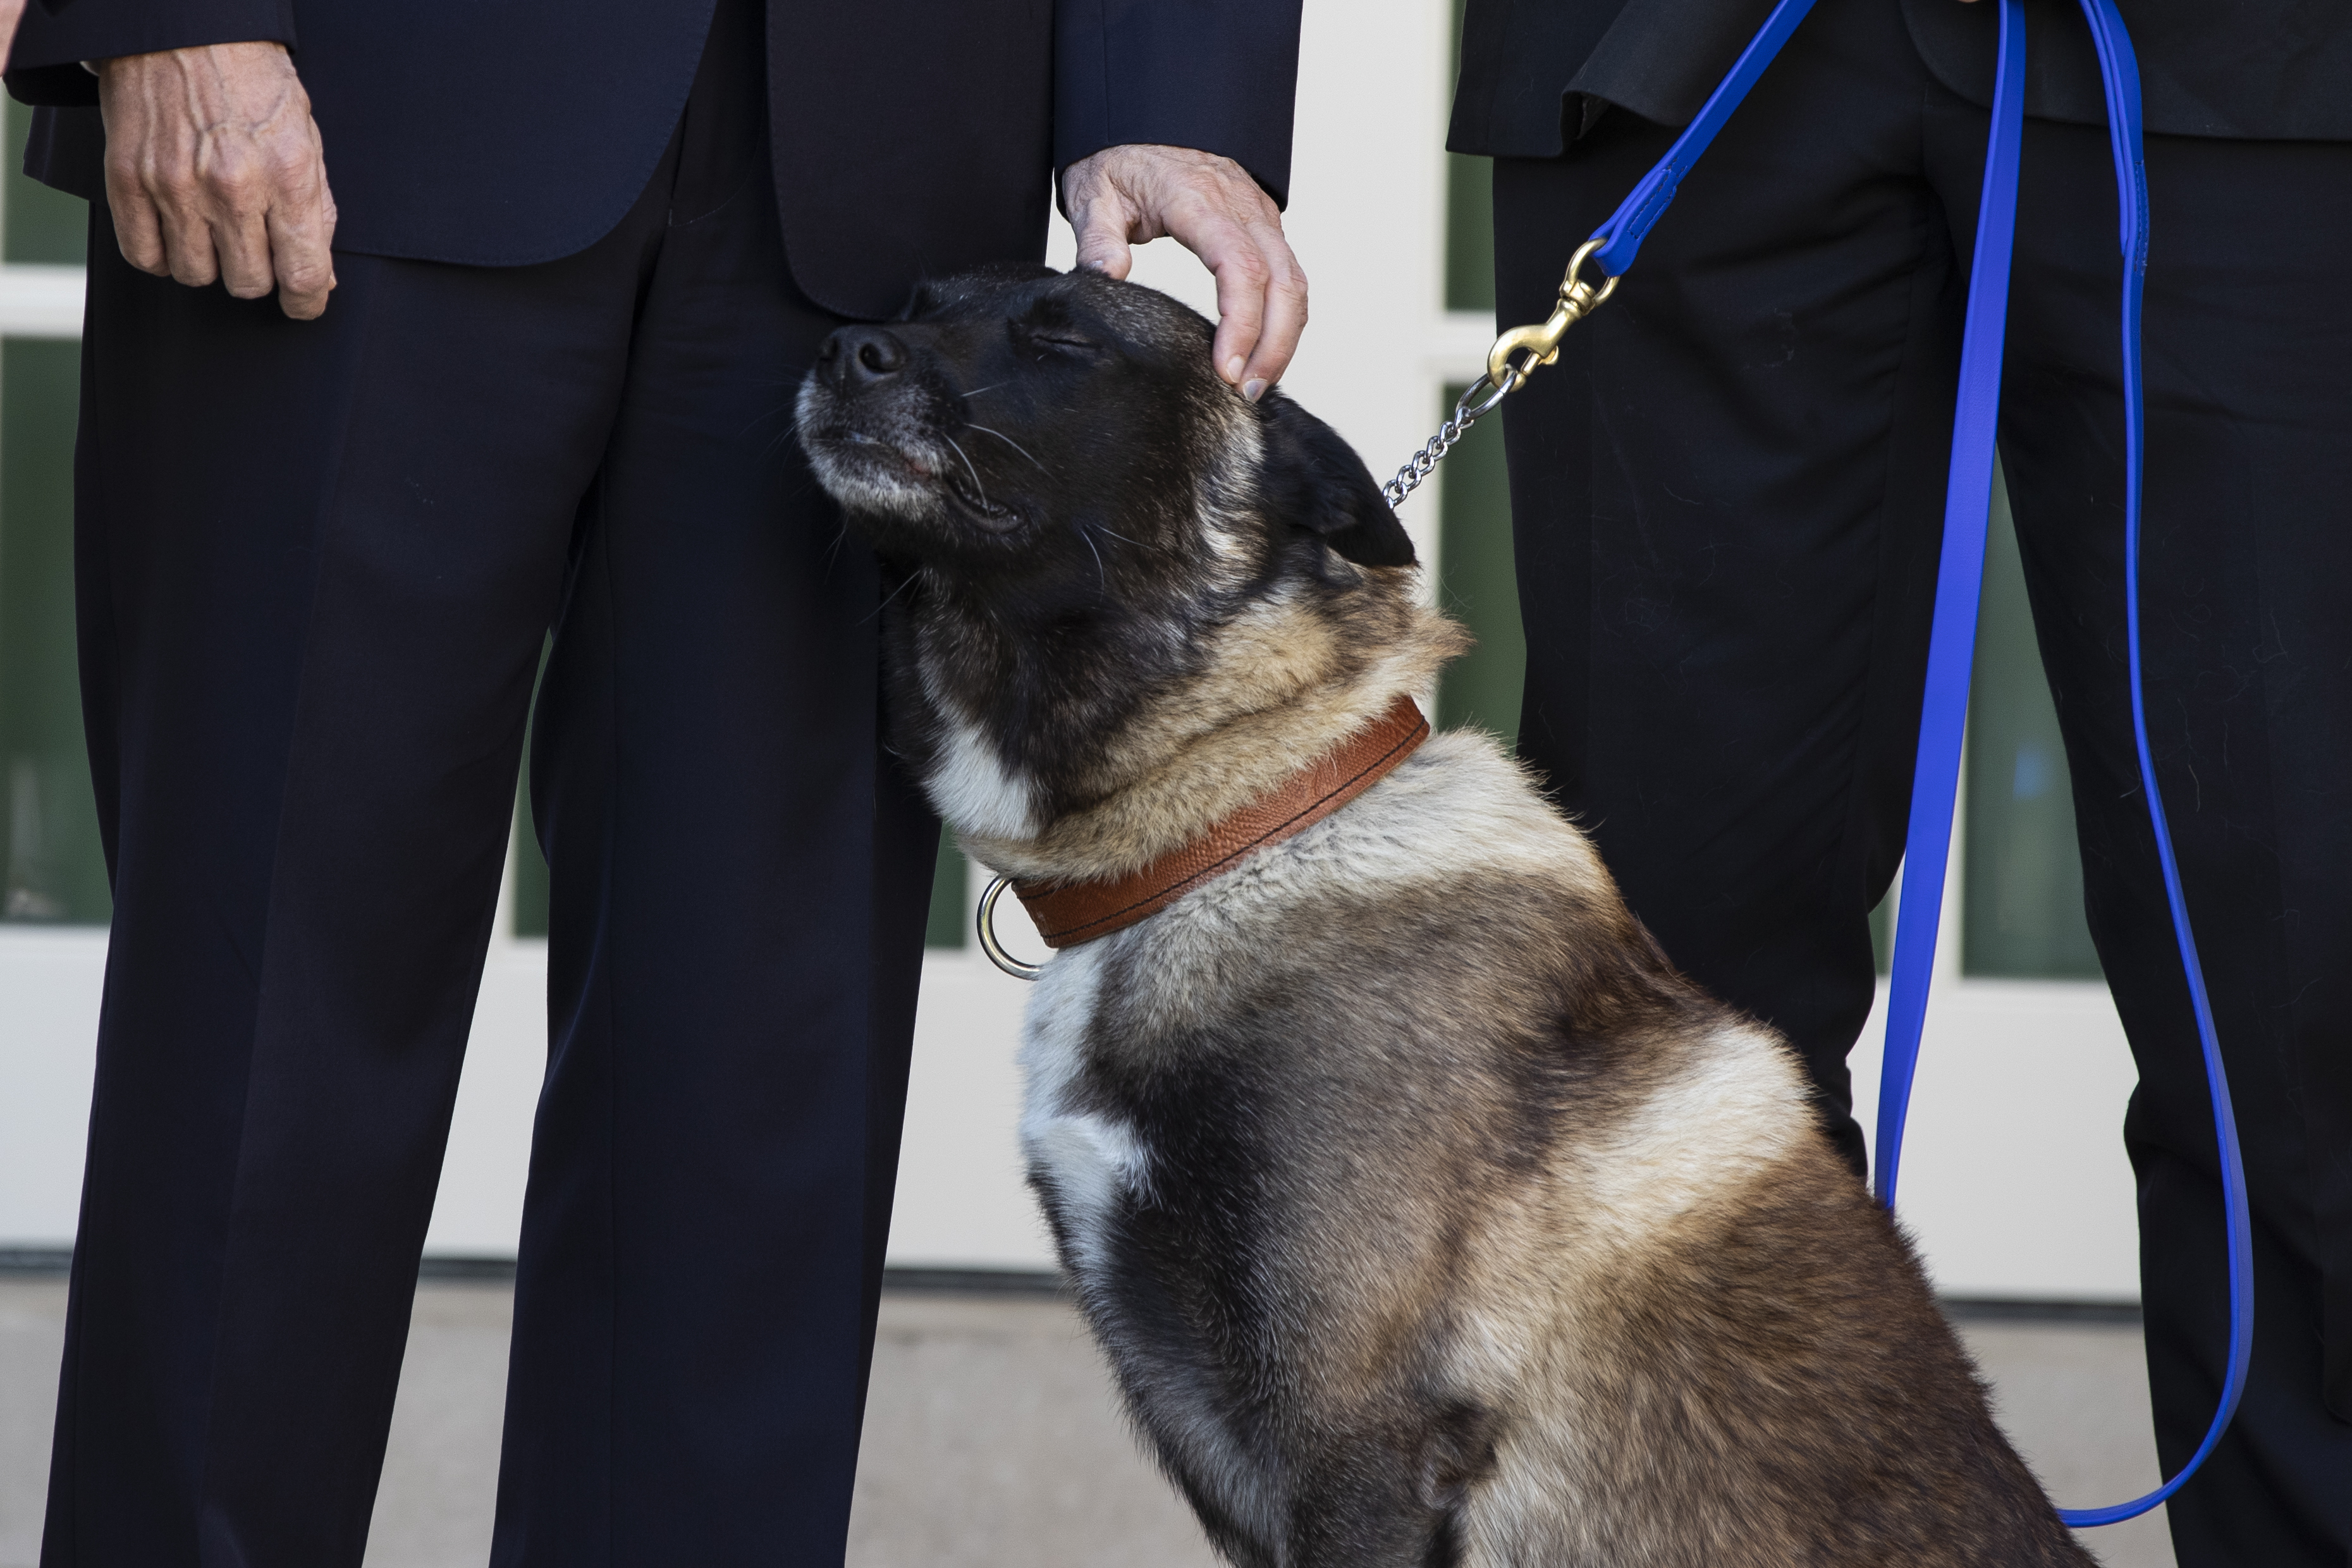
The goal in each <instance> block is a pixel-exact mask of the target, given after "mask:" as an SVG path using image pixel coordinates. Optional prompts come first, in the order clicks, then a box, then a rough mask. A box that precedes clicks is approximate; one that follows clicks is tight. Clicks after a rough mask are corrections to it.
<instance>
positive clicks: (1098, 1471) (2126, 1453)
mask: <svg viewBox="0 0 2352 1568" xmlns="http://www.w3.org/2000/svg"><path fill="white" fill-rule="evenodd" d="M64 1310H65V1287H64V1285H63V1283H62V1282H61V1281H57V1280H49V1279H0V1568H31V1564H32V1563H33V1562H34V1560H35V1557H36V1553H37V1546H38V1542H39V1536H40V1501H41V1488H42V1479H43V1475H44V1472H45V1470H46V1468H47V1462H48V1429H49V1406H50V1402H51V1401H52V1400H53V1399H54V1397H55V1394H56V1389H57V1358H58V1344H59V1341H60V1338H61V1336H62V1333H63V1321H64ZM511 1311H512V1297H511V1294H510V1292H509V1291H508V1290H507V1289H503V1288H501V1287H499V1286H496V1285H475V1284H428V1285H426V1286H425V1287H423V1288H422V1289H419V1290H418V1292H417V1297H416V1317H415V1327H414V1328H413V1329H412V1330H411V1331H410V1335H409V1347H408V1360H407V1364H406V1366H405V1368H404V1371H403V1373H402V1374H401V1382H400V1404H399V1407H398V1410H397V1412H396V1413H395V1415H394V1420H393V1436H392V1449H391V1452H390V1454H389V1456H388V1457H387V1458H386V1461H385V1465H384V1475H383V1491H382V1493H381V1494H380V1496H379V1499H378V1500H377V1504H376V1514H375V1527H374V1531H373V1536H372V1538H371V1542H370V1546H369V1550H368V1558H367V1568H480V1564H481V1563H482V1562H483V1561H484V1558H485V1556H486V1555H487V1552H488V1540H489V1519H490V1504H491V1498H492V1494H493V1489H494V1487H495V1485H496V1471H497V1460H498V1430H499V1395H500V1393H501V1391H502V1389H503V1386H504V1384H505V1378H506V1340H507V1331H508V1326H509V1319H510V1316H511ZM1962 1327H1963V1331H1965V1333H1966V1334H1967V1336H1968V1340H1969V1345H1970V1347H1971V1348H1972V1349H1973V1350H1974V1351H1975V1352H1976V1354H1977V1357H1978V1360H1979V1362H1980V1363H1982V1365H1983V1367H1984V1370H1985V1373H1986V1375H1987V1376H1988V1377H1989V1378H1990V1380H1991V1382H1992V1384H1993V1385H1994V1388H1995V1390H1996V1394H1997V1397H1998V1398H1999V1401H2000V1411H2001V1416H2002V1419H2003V1420H2004V1421H2005V1422H2006V1423H2007V1424H2008V1425H2009V1426H2010V1429H2011V1431H2012V1432H2013V1433H2014V1434H2015V1435H2016V1436H2017V1437H2018V1439H2019V1441H2020V1443H2021V1446H2022V1447H2024V1449H2025V1451H2026V1457H2027V1458H2029V1459H2031V1460H2032V1462H2033V1463H2034V1465H2035V1467H2036V1468H2037V1469H2039V1470H2040V1471H2041V1473H2042V1476H2043V1477H2044V1479H2047V1480H2048V1482H2049V1483H2050V1485H2051V1488H2052V1489H2053V1491H2054V1492H2055V1494H2056V1495H2057V1496H2058V1497H2059V1498H2060V1499H2061V1500H2064V1501H2068V1502H2076V1503H2088V1502H2107V1501H2112V1500H2116V1499H2117V1498H2120V1497H2123V1496H2126V1495H2127V1493H2129V1492H2133V1491H2137V1490H2140V1489H2145V1487H2146V1486H2147V1485H2148V1484H2149V1483H2150V1482H2152V1480H2153V1479H2154V1476H2155V1463H2156V1461H2155V1450H2154V1445H2153V1444H2152V1443H2151V1442H2150V1441H2149V1440H2148V1438H2147V1395H2146V1394H2145V1393H2144V1392H2143V1389H2142V1384H2141V1381H2140V1380H2141V1371H2140V1347H2139V1332H2138V1331H2137V1329H2136V1328H2133V1327H2130V1326H2129V1325H2125V1324H2113V1323H2080V1324H2076V1323H2046V1322H2019V1321H1964V1323H1963V1325H1962ZM2090 1539H2091V1542H2092V1546H2093V1549H2094V1550H2095V1551H2096V1552H2098V1553H2099V1554H2100V1557H2101V1560H2102V1561H2103V1562H2105V1563H2108V1564H2110V1565H2112V1568H2171V1563H2172V1555H2171V1552H2170V1550H2169V1548H2168V1545H2167V1543H2166V1541H2165V1537H2164V1531H2163V1527H2162V1525H2161V1523H2159V1522H2158V1521H2154V1520H2143V1521H2134V1522H2133V1523H2131V1524H2126V1525H2121V1526H2117V1527H2115V1528H2113V1529H2110V1530H2105V1531H2094V1532H2092V1534H2091V1537H2090ZM1214 1561H1215V1560H1214V1559H1213V1557H1212V1556H1211V1554H1210V1552H1209V1551H1208V1549H1207V1547H1206V1546H1205V1545H1203V1544H1202V1541H1201V1538H1200V1535H1199V1533H1198V1532H1197V1531H1195V1530H1194V1528H1193V1526H1192V1519H1191V1516H1190V1515H1189V1514H1188V1513H1187V1512H1186V1511H1185V1510H1184V1509H1183V1507H1182V1505H1181V1504H1180V1503H1179V1502H1177V1500H1175V1498H1174V1496H1173V1495H1172V1494H1171V1492H1170V1491H1169V1489H1168V1488H1167V1486H1166V1485H1165V1484H1164V1483H1163V1482H1162V1481H1161V1480H1160V1479H1159V1477H1158V1476H1157V1475H1155V1474H1154V1473H1153V1472H1152V1471H1151V1469H1150V1468H1149V1467H1148V1466H1147V1465H1146V1464H1145V1463H1144V1462H1143V1460H1142V1459H1141V1458H1139V1456H1138V1455H1137V1453H1136V1450H1135V1446H1134V1444H1133V1442H1132V1440H1131V1439H1130V1438H1129V1436H1128V1434H1127V1431H1126V1429H1125V1427H1124V1426H1122V1425H1121V1423H1120V1421H1119V1418H1118V1415H1117V1413H1116V1412H1115V1411H1114V1410H1113V1409H1112V1407H1111V1405H1110V1400H1109V1394H1108V1388H1107V1386H1106V1384H1105V1380H1104V1375H1103V1372H1102V1366H1101V1363H1100V1362H1099V1361H1098V1360H1097V1357H1096V1355H1095V1352H1094V1349H1093V1347H1092V1346H1091V1345H1089V1344H1088V1343H1087V1340H1086V1336H1085V1334H1084V1332H1083V1331H1082V1330H1081V1329H1080V1328H1079V1326H1078V1323H1077V1321H1076V1318H1075V1317H1074V1316H1073V1315H1072V1313H1071V1312H1070V1310H1069V1309H1068V1308H1066V1307H1065V1306H1063V1305H1062V1304H1061V1303H1059V1302H1057V1301H1054V1300H1045V1299H1039V1298H1020V1297H995V1298H984V1297H972V1296H948V1295H928V1294H891V1295H888V1296H886V1297H885V1298H884V1300H883V1304H882V1327H881V1335H880V1339H879V1342H878V1343H877V1348H876V1351H875V1358H874V1384H873V1393H872V1395H871V1398H870V1400H869V1402H868V1405H867V1414H866V1441H865V1449H864V1457H863V1459H862V1462H861V1464H860V1468H859V1469H858V1475H857V1500H856V1512H855V1514H854V1515H853V1517H852V1519H851V1522H850V1550H849V1562H850V1568H999V1565H1002V1568H1015V1565H1018V1568H1081V1565H1085V1568H1144V1565H1146V1564H1150V1568H1211V1564H1213V1562H1214Z"/></svg>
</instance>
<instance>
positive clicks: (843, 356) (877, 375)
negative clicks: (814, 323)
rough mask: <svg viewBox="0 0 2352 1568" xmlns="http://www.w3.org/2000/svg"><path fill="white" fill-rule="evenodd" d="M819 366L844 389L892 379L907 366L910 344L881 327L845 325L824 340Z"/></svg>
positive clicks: (852, 388)
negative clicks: (900, 340) (908, 346)
mask: <svg viewBox="0 0 2352 1568" xmlns="http://www.w3.org/2000/svg"><path fill="white" fill-rule="evenodd" d="M816 363H817V368H818V369H819V370H820V371H822V372H824V374H825V376H826V378H827V379H829V380H830V381H832V383H833V384H835V386H837V387H839V388H840V389H841V390H842V391H844V392H856V391H857V390H858V389H860V388H862V387H867V386H872V385H874V384H876V383H877V382H884V381H887V380H889V379H890V378H891V377H892V376H894V375H896V374H898V373H899V372H900V371H902V370H904V369H906V368H907V345H906V344H904V343H902V342H899V341H898V338H897V337H895V336H894V335H892V334H891V333H890V332H888V331H886V330H884V329H883V328H880V327H843V328H841V329H840V330H839V331H835V333H834V334H833V336H831V337H829V338H827V339H825V340H824V348H822V349H820V350H819V351H818V352H817V356H816Z"/></svg>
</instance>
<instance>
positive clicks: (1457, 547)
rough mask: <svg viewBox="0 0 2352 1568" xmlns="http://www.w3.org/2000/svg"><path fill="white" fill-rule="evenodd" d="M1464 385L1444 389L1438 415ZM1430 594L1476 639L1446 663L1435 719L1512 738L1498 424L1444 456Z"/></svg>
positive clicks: (1513, 596) (1514, 592) (1516, 630)
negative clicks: (1434, 578) (1466, 651)
mask: <svg viewBox="0 0 2352 1568" xmlns="http://www.w3.org/2000/svg"><path fill="white" fill-rule="evenodd" d="M1462 392H1463V389H1462V388H1461V387H1458V386H1449V387H1447V388H1446V389H1445V406H1444V412H1443V413H1441V414H1440V416H1439V417H1441V418H1443V417H1444V416H1445V415H1447V414H1451V413H1452V412H1453V411H1454V401H1455V399H1457V398H1459V397H1460V396H1461V395H1462ZM1437 538H1438V545H1437V602H1438V605H1439V606H1440V607H1441V608H1443V609H1444V611H1445V613H1446V614H1447V615H1449V616H1453V617H1454V619H1456V620H1458V621H1460V622H1461V623H1462V624H1463V625H1465V626H1468V627H1469V628H1470V634H1471V636H1473V637H1476V638H1477V639H1478V646H1477V647H1475V648H1473V649H1472V650H1471V651H1470V653H1469V654H1468V655H1467V656H1466V657H1465V658H1458V659H1456V660H1454V663H1452V664H1450V665H1448V666H1447V667H1446V669H1445V673H1444V676H1442V677H1441V678H1440V679H1439V681H1438V687H1437V721H1438V724H1439V725H1440V726H1441V727H1444V728H1449V729H1450V728H1452V727H1454V726H1455V725H1461V724H1475V725H1476V726H1477V727H1478V728H1479V729H1482V730H1486V731H1492V732H1493V733H1495V734H1497V735H1500V736H1501V737H1502V738H1503V740H1504V741H1505V742H1514V741H1516V740H1517V739H1518V733H1519V694H1520V692H1521V691H1522V690H1523V689H1525V687H1526V684H1527V661H1528V643H1527V637H1526V636H1525V635H1524V634H1523V633H1522V631H1521V629H1520V626H1519V581H1518V571H1517V566H1516V565H1515V564H1514V563H1513V562H1512V559H1511V486H1510V479H1509V476H1508V475H1507V472H1506V471H1505V468H1504V466H1503V424H1502V421H1501V420H1499V419H1489V420H1486V421H1485V422H1484V423H1482V424H1479V425H1475V426H1472V427H1471V430H1470V433H1469V435H1467V436H1465V437H1463V439H1462V444H1461V445H1460V446H1458V447H1454V451H1453V453H1452V455H1451V456H1449V457H1448V458H1446V459H1445V467H1444V471H1443V473H1442V475H1441V477H1440V479H1439V483H1438V510H1437Z"/></svg>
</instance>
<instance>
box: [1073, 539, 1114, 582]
mask: <svg viewBox="0 0 2352 1568" xmlns="http://www.w3.org/2000/svg"><path fill="white" fill-rule="evenodd" d="M1078 537H1079V538H1080V539H1083V540H1085V541H1086V542H1087V553H1089V554H1091V555H1092V556H1093V557H1094V558H1095V577H1096V580H1097V582H1099V583H1100V584H1102V590H1103V592H1104V593H1106V594H1108V593H1109V592H1110V574H1109V573H1108V571H1106V570H1105V569H1104V567H1103V558H1102V552H1101V551H1099V550H1097V549H1096V548H1095V536H1094V531H1093V530H1091V529H1089V528H1088V527H1087V525H1086V524H1085V523H1080V524H1078Z"/></svg>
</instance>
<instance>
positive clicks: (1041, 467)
mask: <svg viewBox="0 0 2352 1568" xmlns="http://www.w3.org/2000/svg"><path fill="white" fill-rule="evenodd" d="M965 428H967V429H971V430H977V431H979V432H980V433H981V434H982V435H983V436H993V437H996V438H997V439H998V440H1000V441H1002V442H1003V443H1004V444H1005V445H1006V446H1008V447H1012V448H1013V450H1014V451H1016V452H1018V453H1020V454H1021V455H1022V456H1023V457H1024V458H1029V460H1030V462H1032V463H1034V464H1036V468H1037V471H1038V472H1039V473H1041V474H1043V473H1049V472H1051V471H1052V470H1050V469H1048V468H1046V467H1045V464H1043V463H1039V462H1037V459H1036V458H1031V457H1029V448H1028V447H1024V446H1023V445H1022V444H1021V443H1020V442H1018V441H1016V440H1014V439H1013V437H1010V436H1007V435H1006V434H1005V433H1004V432H1003V431H1002V430H992V429H990V428H989V427H988V426H985V425H971V426H965Z"/></svg>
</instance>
